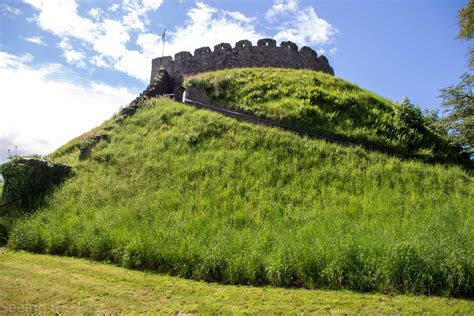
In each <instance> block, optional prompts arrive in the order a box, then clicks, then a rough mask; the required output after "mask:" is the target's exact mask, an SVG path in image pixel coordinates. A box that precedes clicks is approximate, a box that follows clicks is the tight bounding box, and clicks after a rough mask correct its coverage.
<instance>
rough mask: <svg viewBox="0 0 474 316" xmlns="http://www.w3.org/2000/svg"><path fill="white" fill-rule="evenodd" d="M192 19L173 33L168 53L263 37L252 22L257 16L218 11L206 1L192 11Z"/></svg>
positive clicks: (255, 39)
mask: <svg viewBox="0 0 474 316" xmlns="http://www.w3.org/2000/svg"><path fill="white" fill-rule="evenodd" d="M187 15H188V17H189V19H188V20H187V21H186V23H185V25H184V26H183V27H179V28H178V29H177V30H176V32H174V33H172V40H171V41H170V42H169V43H168V42H167V45H166V55H172V54H174V53H177V52H179V51H191V52H193V51H194V49H196V48H199V47H202V46H210V47H211V49H212V48H213V47H214V45H216V44H219V43H221V42H226V43H231V45H233V44H234V43H235V42H237V41H239V40H242V39H248V40H250V41H253V42H254V44H255V43H256V41H257V40H258V39H260V38H262V37H265V36H263V35H262V34H260V33H259V32H257V30H256V29H255V26H254V25H253V24H252V23H251V21H253V18H251V17H246V16H245V15H243V14H242V13H240V12H228V11H225V10H218V9H216V8H213V7H211V6H209V5H207V4H205V3H202V2H198V3H196V6H195V7H194V8H192V9H191V10H190V11H189V12H188V14H187Z"/></svg>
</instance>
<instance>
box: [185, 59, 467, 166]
mask: <svg viewBox="0 0 474 316" xmlns="http://www.w3.org/2000/svg"><path fill="white" fill-rule="evenodd" d="M185 85H186V86H188V87H189V86H193V85H195V86H198V87H200V88H203V89H204V90H205V91H206V92H207V93H208V95H209V96H210V98H211V99H212V100H213V101H215V102H217V103H219V104H221V105H223V106H225V107H228V108H231V109H237V110H240V111H244V112H249V113H252V114H254V115H257V116H260V117H265V118H270V119H273V120H277V121H280V122H281V123H283V124H285V125H288V126H291V127H295V128H299V129H302V130H305V131H309V132H312V133H316V134H318V135H321V136H323V137H326V138H330V139H335V140H339V141H343V142H350V143H355V144H360V145H363V146H365V147H368V148H372V149H378V150H381V151H384V152H388V153H392V154H396V155H402V156H406V157H416V158H422V159H425V160H428V161H435V160H436V161H446V162H448V161H449V162H460V161H466V160H467V159H465V158H464V157H463V155H462V153H461V150H460V149H459V148H458V147H457V146H454V145H453V144H451V143H450V142H449V140H448V138H447V137H446V135H445V134H442V133H439V132H438V130H437V129H433V128H432V127H431V126H430V124H429V119H428V118H425V117H424V116H423V115H422V113H421V111H420V110H419V109H418V108H417V107H415V106H413V105H412V104H410V102H409V100H404V101H403V102H402V103H401V104H394V103H392V102H390V101H388V100H385V99H383V98H381V97H379V96H377V95H375V94H373V93H371V92H369V91H366V90H363V89H361V88H359V87H357V86H356V85H353V84H350V83H348V82H346V81H344V80H341V79H338V78H334V77H332V76H329V75H327V74H323V73H320V72H314V71H309V70H287V69H269V68H261V69H255V68H252V69H232V70H223V71H216V72H210V73H204V74H198V75H196V76H193V77H189V78H186V81H185ZM466 163H467V162H466Z"/></svg>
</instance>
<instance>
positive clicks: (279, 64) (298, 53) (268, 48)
mask: <svg viewBox="0 0 474 316" xmlns="http://www.w3.org/2000/svg"><path fill="white" fill-rule="evenodd" d="M244 67H276V68H292V69H312V70H315V71H322V72H325V73H328V74H331V75H334V70H333V69H332V67H331V66H330V65H329V62H328V60H327V58H326V57H325V56H318V54H317V53H316V52H315V51H314V50H313V49H311V48H310V47H307V46H305V47H302V48H301V49H300V50H298V46H297V45H296V44H295V43H292V42H282V43H281V44H280V46H279V47H278V46H277V45H276V41H275V40H273V39H269V38H264V39H261V40H259V41H258V42H257V46H252V43H251V42H250V41H248V40H242V41H238V42H237V43H236V44H235V47H234V48H232V46H231V45H230V44H228V43H221V44H218V45H216V46H214V51H211V49H210V48H209V47H201V48H198V49H196V50H195V51H194V56H193V55H192V54H191V53H190V52H180V53H177V54H176V55H175V57H174V60H173V58H172V57H171V56H167V57H160V58H155V59H153V61H152V68H151V80H153V78H155V77H156V75H158V73H159V71H160V69H165V70H167V72H168V73H169V74H170V76H171V77H172V78H175V79H178V80H179V79H181V78H182V77H183V76H184V75H189V74H196V73H200V72H205V71H211V70H218V69H227V68H244Z"/></svg>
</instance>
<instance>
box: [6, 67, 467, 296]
mask: <svg viewBox="0 0 474 316" xmlns="http://www.w3.org/2000/svg"><path fill="white" fill-rule="evenodd" d="M242 71H247V70H235V74H239V73H241V72H242ZM226 73H229V74H231V73H232V72H226ZM217 74H219V73H217ZM268 74H271V71H269V72H268ZM306 74H307V72H305V71H301V77H302V78H303V77H304V76H306ZM277 75H278V76H280V71H277V72H275V76H277ZM206 76H210V75H206ZM236 76H237V75H236ZM315 76H319V75H315ZM216 80H217V79H216ZM278 80H279V79H278ZM334 80H335V79H334ZM302 81H303V79H302ZM335 82H336V81H335ZM337 83H338V84H341V83H342V81H340V80H338V81H337ZM255 84H256V85H258V82H256V83H255ZM283 85H285V82H283ZM245 86H246V84H244V83H243V87H245ZM344 89H345V88H343V87H340V91H342V92H341V93H346V92H343V91H345V90H344ZM351 89H352V90H354V89H356V88H355V87H353V86H351V85H349V84H347V91H352V90H351ZM347 93H348V92H347ZM358 93H360V94H362V95H366V96H367V97H369V96H370V94H369V93H368V92H364V91H362V90H360V91H359V92H358ZM372 98H374V99H376V100H378V101H377V102H380V103H381V104H389V103H384V102H386V101H383V100H382V99H380V98H379V97H375V96H372ZM242 99H245V96H244V94H242ZM241 104H245V103H241ZM260 104H261V106H262V107H263V105H265V104H266V105H265V106H267V105H268V106H270V105H271V103H260ZM262 104H263V105H262ZM288 107H289V105H288ZM387 107H388V105H387ZM272 108H275V109H276V110H275V111H277V112H278V111H279V113H286V112H288V113H298V112H294V111H292V110H291V108H288V109H285V110H278V103H275V104H273V105H272ZM262 111H263V110H262ZM267 113H270V112H269V111H267ZM303 121H304V120H303ZM348 124H349V123H348ZM341 131H343V129H341ZM367 131H368V132H370V129H367ZM99 133H108V135H109V140H110V141H109V142H107V141H102V142H100V143H99V144H98V145H96V147H94V148H93V149H92V154H91V156H90V158H89V159H86V160H82V161H79V160H78V156H79V147H80V146H81V145H80V144H81V139H83V138H84V137H83V138H77V139H75V140H73V141H71V142H70V143H68V144H66V145H65V146H63V147H62V148H60V149H58V150H57V151H56V152H55V153H53V154H52V155H51V157H52V158H53V159H54V160H56V161H57V162H61V163H66V164H68V165H71V166H73V167H75V176H74V177H72V178H71V179H70V180H68V181H67V182H66V183H65V184H64V185H63V186H62V187H60V188H59V189H58V190H57V191H56V192H55V194H54V195H52V196H51V197H50V198H49V199H48V200H47V201H46V205H45V206H44V207H43V208H42V209H39V210H37V211H36V212H35V213H34V214H32V215H31V216H27V217H24V218H22V219H21V220H19V221H18V222H17V223H16V224H15V225H14V227H13V229H12V231H11V234H10V240H9V244H8V246H9V247H10V248H12V249H23V250H28V251H32V252H39V253H49V254H59V255H69V256H78V257H86V258H91V259H94V260H104V261H108V262H112V263H116V264H119V265H122V266H125V267H129V268H135V269H147V270H153V271H160V272H166V273H170V274H172V275H180V276H183V277H187V278H193V279H203V280H207V281H218V282H222V283H226V284H254V285H260V284H270V285H274V286H297V287H308V288H350V289H354V290H361V291H369V290H377V291H394V292H408V293H430V294H434V293H435V294H449V295H472V294H473V281H472V280H473V277H474V258H473V256H472V253H473V250H474V249H473V248H474V247H473V234H474V229H473V228H474V226H473V219H474V216H473V209H472V205H473V204H474V194H473V193H474V192H473V191H474V186H473V178H472V176H470V175H469V174H467V173H466V172H465V171H464V170H463V169H461V168H460V167H457V166H445V165H441V164H425V163H422V162H419V161H415V160H412V161H410V160H400V159H398V158H394V157H390V156H387V155H385V154H382V153H377V152H371V151H366V150H365V149H363V148H360V147H346V146H341V145H337V144H332V143H328V142H326V141H323V140H316V139H309V138H305V137H300V136H297V135H295V134H293V133H291V132H285V131H282V130H279V129H276V128H268V127H263V126H255V125H250V124H247V123H239V122H237V121H235V120H233V119H230V118H225V117H223V116H221V115H219V114H216V113H212V112H209V111H206V110H197V109H195V108H193V107H191V106H188V105H183V104H179V103H175V102H172V101H169V100H166V99H156V100H153V101H151V102H150V103H149V104H148V105H147V106H145V107H143V108H142V109H140V110H139V111H138V112H137V113H136V114H135V115H134V116H132V117H130V118H128V119H126V120H124V121H123V123H121V124H117V123H115V121H114V120H110V121H108V122H106V123H104V124H103V125H102V126H101V127H98V128H97V129H95V130H94V131H91V132H90V133H89V134H88V135H92V134H99ZM357 133H358V132H357ZM357 133H356V134H357ZM349 134H350V132H349V131H348V135H349ZM374 135H375V134H374Z"/></svg>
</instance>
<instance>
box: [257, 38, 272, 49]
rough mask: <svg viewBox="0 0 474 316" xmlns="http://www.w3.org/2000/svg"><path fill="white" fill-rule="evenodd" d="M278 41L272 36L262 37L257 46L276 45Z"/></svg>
mask: <svg viewBox="0 0 474 316" xmlns="http://www.w3.org/2000/svg"><path fill="white" fill-rule="evenodd" d="M276 43H277V42H276V41H275V40H274V39H271V38H262V39H260V40H258V42H257V46H258V47H276Z"/></svg>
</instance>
